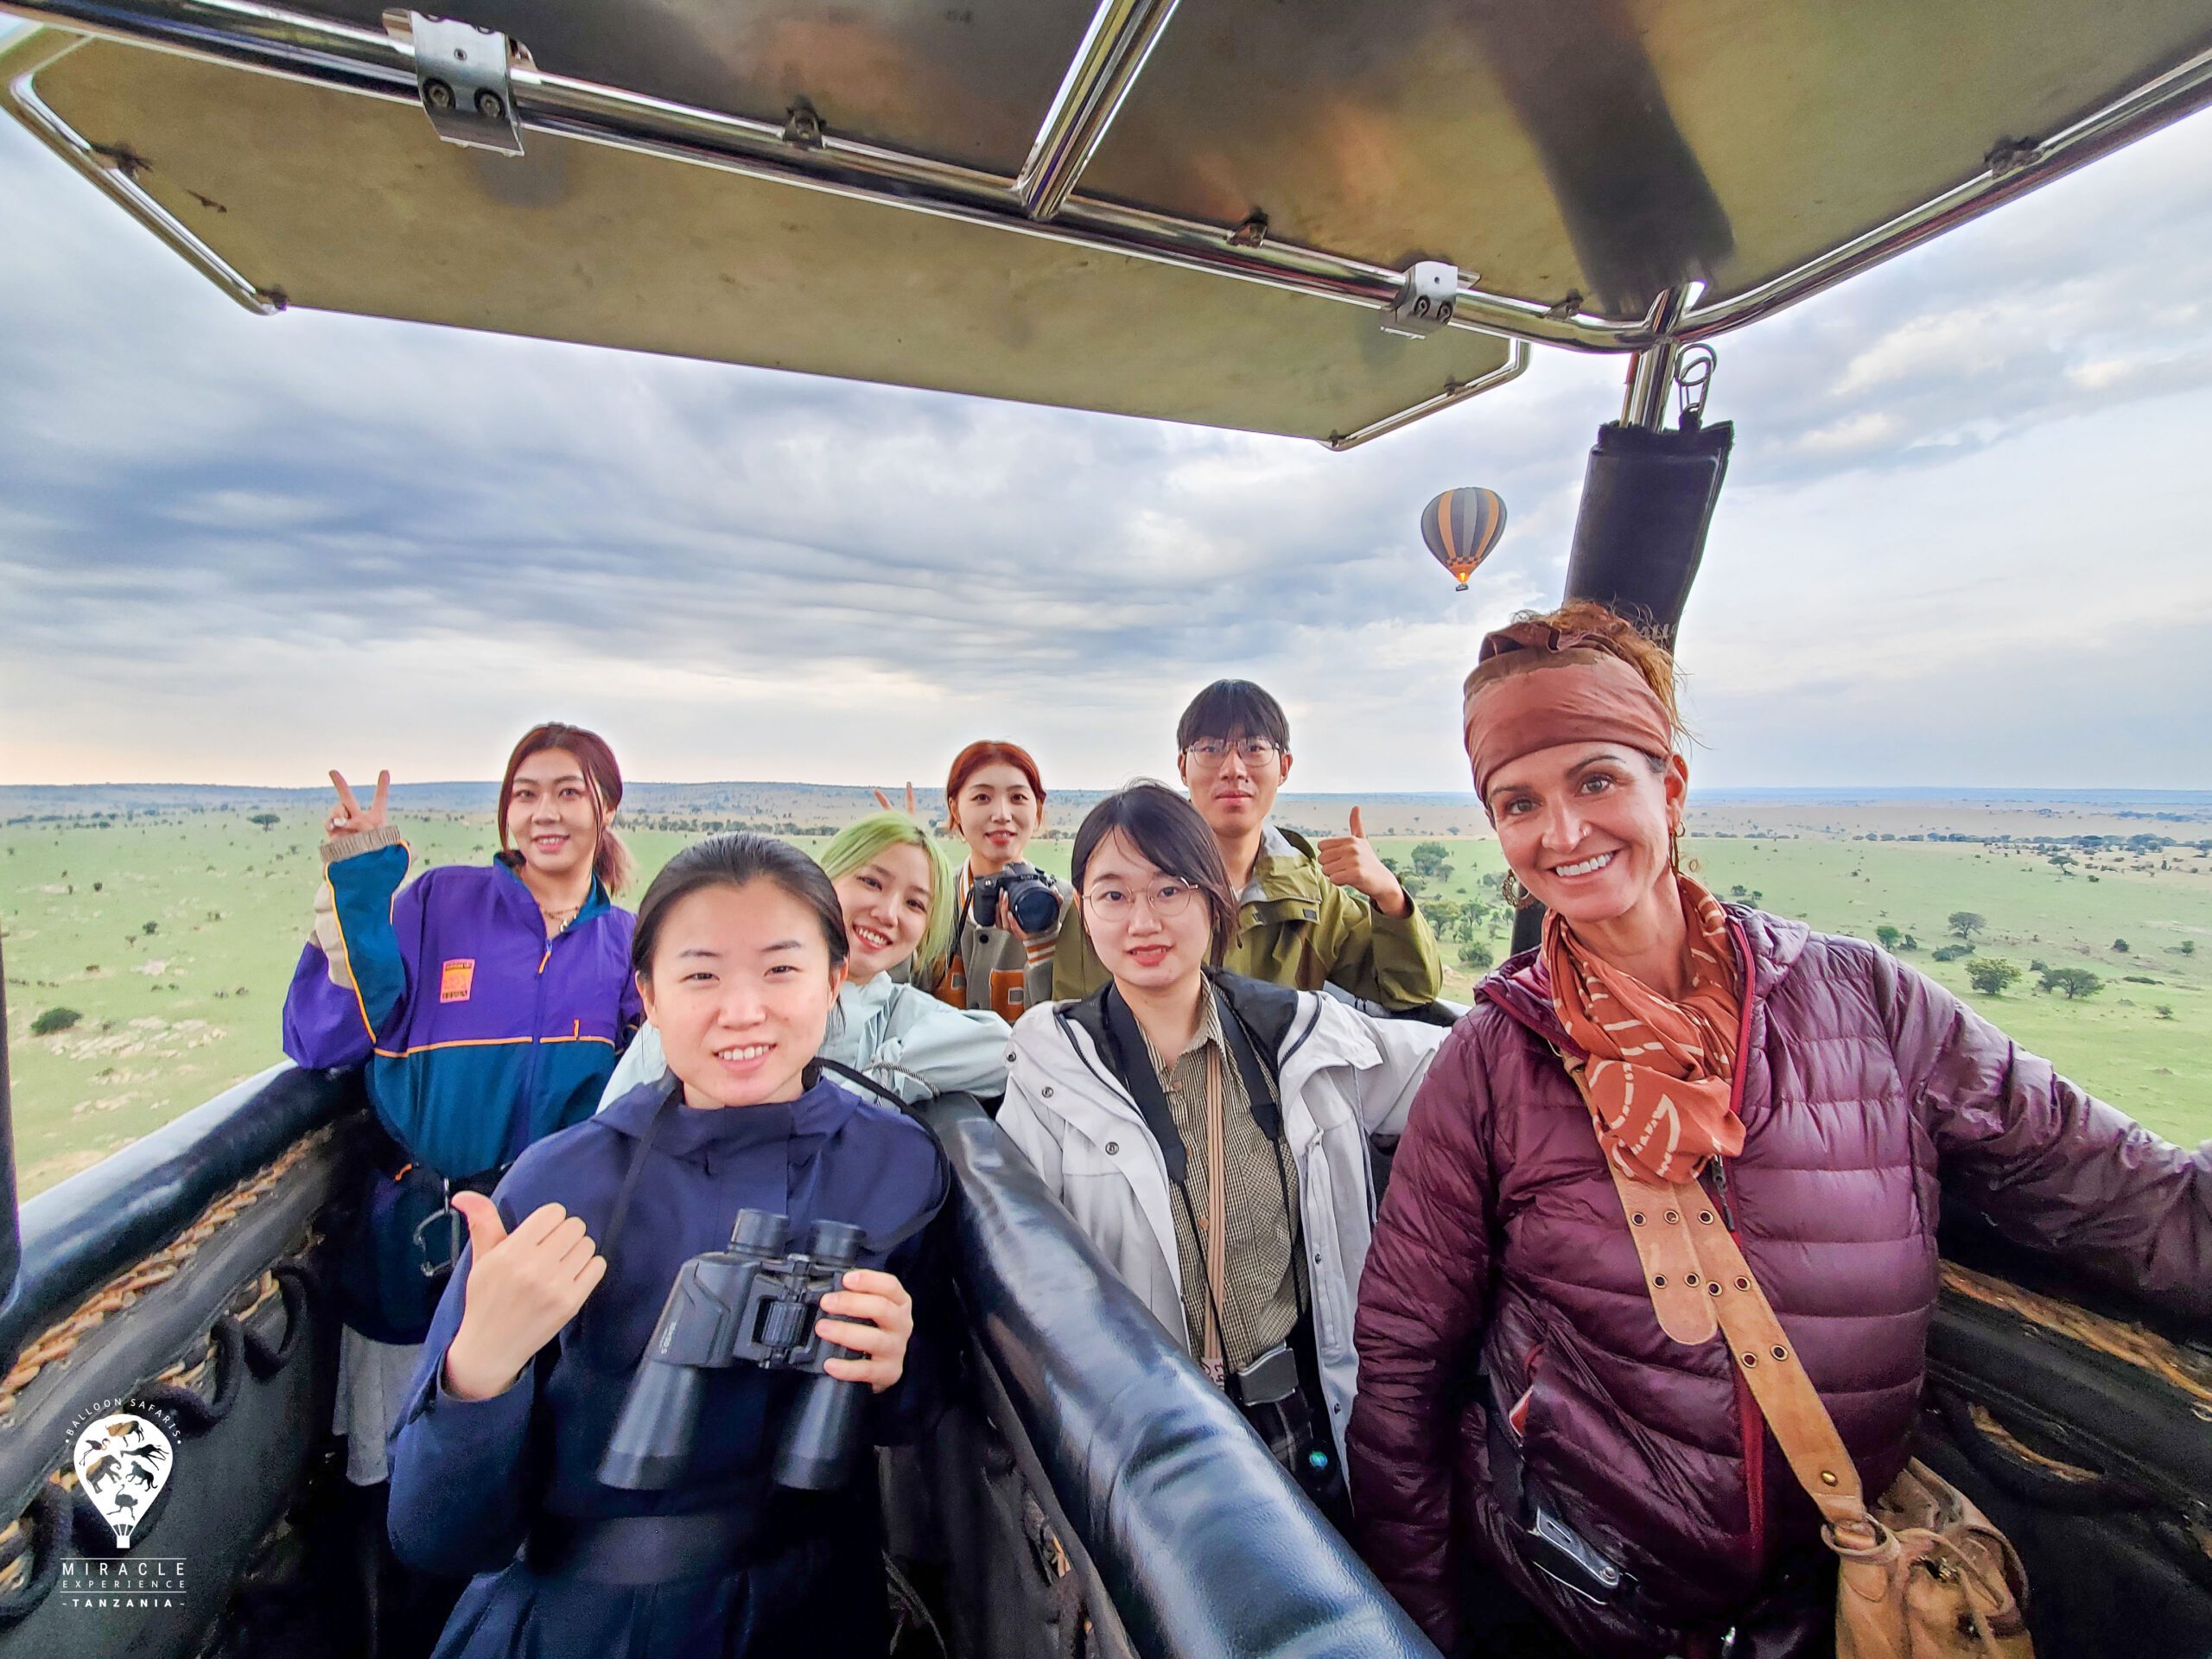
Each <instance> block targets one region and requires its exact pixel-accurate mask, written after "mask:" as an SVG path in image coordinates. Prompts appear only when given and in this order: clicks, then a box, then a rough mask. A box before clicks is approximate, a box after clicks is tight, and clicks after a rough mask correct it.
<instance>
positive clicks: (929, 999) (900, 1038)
mask: <svg viewBox="0 0 2212 1659" xmlns="http://www.w3.org/2000/svg"><path fill="white" fill-rule="evenodd" d="M1012 1034H1013V1033H1011V1032H1009V1031H1008V1030H1007V1023H1006V1021H1005V1020H1001V1019H1000V1018H999V1017H998V1015H996V1014H993V1013H992V1012H991V1011H990V1010H989V1009H988V1008H956V1007H951V1006H950V1004H948V1003H945V1002H941V1001H938V999H937V998H936V997H934V996H931V995H930V994H929V993H928V992H927V991H922V990H917V989H915V988H914V987H912V985H900V984H897V983H895V982H893V980H892V978H891V976H889V975H888V974H878V975H877V976H875V977H874V979H871V980H869V981H868V982H867V983H866V984H864V985H855V984H854V983H853V982H851V981H847V982H846V984H845V988H844V989H843V990H842V991H840V992H839V993H838V994H837V1006H836V1007H835V1008H833V1009H832V1010H831V1011H830V1014H829V1030H828V1031H827V1032H826V1033H823V1039H822V1058H823V1059H825V1060H835V1061H836V1062H837V1064H838V1065H849V1066H850V1067H852V1068H853V1070H854V1071H858V1072H861V1073H862V1074H864V1075H865V1076H867V1077H872V1078H874V1080H875V1081H876V1082H877V1083H880V1084H882V1085H883V1086H884V1087H885V1088H886V1089H888V1090H891V1091H892V1093H893V1094H895V1095H897V1096H899V1098H900V1099H901V1100H903V1101H906V1102H907V1103H909V1104H912V1103H916V1102H918V1101H925V1100H927V1099H928V1098H929V1097H930V1096H931V1095H948V1094H970V1095H1001V1094H1004V1093H1005V1092H1006V1058H1007V1039H1008V1038H1009V1037H1010V1036H1011V1035H1012ZM667 1072H668V1056H667V1054H666V1053H665V1052H664V1051H663V1049H662V1047H661V1042H660V1033H658V1031H656V1030H654V1029H653V1028H652V1026H651V1025H647V1026H646V1027H645V1028H644V1029H643V1030H641V1031H639V1033H638V1034H637V1036H636V1037H635V1038H634V1039H632V1042H631V1044H630V1046H629V1047H628V1048H626V1049H625V1050H624V1051H623V1053H622V1062H621V1064H620V1065H617V1066H616V1067H615V1068H614V1075H613V1077H609V1078H608V1079H607V1087H606V1089H605V1090H603V1091H602V1092H601V1095H600V1097H599V1104H600V1109H601V1110H602V1111H604V1110H605V1109H607V1107H608V1106H611V1105H613V1103H615V1102H616V1101H618V1100H620V1099H621V1098H622V1096H625V1095H626V1094H628V1093H629V1092H630V1090H632V1089H634V1088H636V1087H637V1086H638V1085H639V1084H641V1083H652V1082H653V1081H655V1080H656V1079H658V1078H659V1077H664V1076H666V1075H667Z"/></svg>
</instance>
